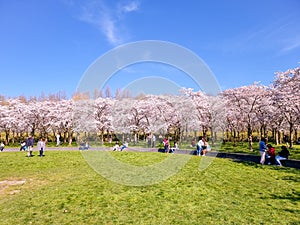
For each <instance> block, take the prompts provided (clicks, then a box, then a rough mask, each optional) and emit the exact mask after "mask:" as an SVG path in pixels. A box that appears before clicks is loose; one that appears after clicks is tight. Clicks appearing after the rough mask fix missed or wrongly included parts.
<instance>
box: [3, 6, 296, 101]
mask: <svg viewBox="0 0 300 225" xmlns="http://www.w3.org/2000/svg"><path fill="white" fill-rule="evenodd" d="M299 9H300V1H298V0H281V1H279V0H243V1H240V0H227V1H225V0H224V1H221V0H207V1H206V0H203V1H201V0H186V1H173V0H162V1H159V0H114V1H112V0H98V1H97V0H43V1H40V0H26V1H19V0H0V28H1V35H0V82H1V86H0V95H5V96H9V97H15V96H19V95H25V96H39V95H40V94H41V93H44V94H49V93H52V94H53V93H57V92H59V91H63V92H65V93H66V94H67V96H69V97H70V96H71V95H72V93H74V92H75V90H76V87H77V85H78V82H79V81H80V79H81V77H82V76H83V74H84V72H85V71H86V70H87V68H88V67H89V66H90V65H91V64H92V63H93V62H94V61H95V60H96V59H97V58H98V57H99V56H101V55H103V54H105V53H106V52H107V51H110V50H111V49H113V48H115V47H117V46H118V45H120V44H126V43H129V42H135V41H141V40H162V41H167V42H172V43H176V44H178V45H180V46H183V47H185V48H188V49H190V50H191V51H193V52H194V53H196V54H197V55H198V56H199V57H201V58H202V60H203V61H204V62H205V63H206V64H207V65H208V66H209V67H210V69H211V70H212V71H213V73H214V74H215V76H216V79H217V80H218V82H219V84H220V87H221V89H222V90H225V89H229V88H234V87H239V86H243V85H249V84H252V83H253V82H255V81H261V83H262V84H265V85H269V84H270V83H271V82H272V81H273V79H274V73H275V72H276V71H284V70H286V69H288V68H293V67H297V66H299V64H298V63H299V62H300V26H299V24H300V14H299ZM133 67H134V65H133ZM151 68H152V69H151ZM166 68H167V66H162V65H157V66H155V69H153V65H151V66H149V64H147V65H145V66H144V67H143V66H141V65H137V66H135V68H134V69H132V68H131V71H135V72H136V71H140V73H138V74H139V75H140V76H143V74H144V75H145V74H146V75H147V76H164V77H166V78H168V79H170V80H173V79H175V77H176V76H177V75H175V74H176V71H175V72H174V70H172V69H170V70H169V69H167V70H166ZM128 71H130V69H129V70H126V72H127V74H126V73H124V75H121V76H120V74H119V77H117V78H116V77H112V79H110V81H109V82H108V84H107V85H108V86H111V88H112V89H113V90H114V89H115V88H123V87H124V86H126V85H127V86H128V85H129V84H130V83H131V82H132V81H133V79H139V76H138V75H137V73H136V74H135V75H132V76H131V75H130V74H128ZM141 71H143V73H142V72H141ZM166 71H168V72H166ZM177 72H178V71H177ZM117 75H118V74H116V76H117ZM178 76H179V75H178ZM176 82H177V84H178V85H179V86H191V87H192V88H195V89H196V88H197V87H196V86H194V85H195V84H193V82H189V81H188V79H186V78H184V77H183V78H182V79H181V78H180V79H178V80H176Z"/></svg>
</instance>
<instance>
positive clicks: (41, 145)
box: [37, 138, 46, 157]
mask: <svg viewBox="0 0 300 225" xmlns="http://www.w3.org/2000/svg"><path fill="white" fill-rule="evenodd" d="M45 147H46V142H45V139H44V138H41V139H40V140H39V141H38V143H37V148H38V150H39V151H40V157H43V156H44V151H45Z"/></svg>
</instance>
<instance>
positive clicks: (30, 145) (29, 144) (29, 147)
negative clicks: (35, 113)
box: [26, 135, 34, 157]
mask: <svg viewBox="0 0 300 225" xmlns="http://www.w3.org/2000/svg"><path fill="white" fill-rule="evenodd" d="M33 145H34V140H33V137H32V136H31V135H29V137H28V138H27V140H26V148H27V156H28V157H31V156H32V150H33Z"/></svg>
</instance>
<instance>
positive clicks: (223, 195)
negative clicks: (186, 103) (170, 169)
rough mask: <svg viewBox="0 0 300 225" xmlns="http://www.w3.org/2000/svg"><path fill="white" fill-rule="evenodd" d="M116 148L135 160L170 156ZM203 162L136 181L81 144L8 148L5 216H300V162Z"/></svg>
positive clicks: (232, 220)
mask: <svg viewBox="0 0 300 225" xmlns="http://www.w3.org/2000/svg"><path fill="white" fill-rule="evenodd" d="M109 154H112V156H113V157H115V158H116V159H118V160H120V161H123V162H127V163H131V164H134V165H142V164H145V165H147V164H151V163H153V162H159V161H162V160H163V159H164V158H165V157H170V155H166V154H161V153H150V152H110V153H109ZM199 162H200V157H196V156H192V157H191V160H190V161H189V162H188V163H187V164H186V165H185V166H184V167H183V168H182V170H181V171H180V172H179V173H177V174H176V175H174V176H173V177H171V178H170V179H168V180H165V181H163V182H161V183H159V184H156V185H152V186H142V187H132V186H123V185H120V184H118V183H114V182H111V181H109V180H107V179H104V178H103V177H102V176H100V175H99V174H98V173H96V172H95V171H94V170H93V169H92V168H91V167H89V165H88V164H87V163H86V161H85V160H84V158H83V156H82V154H81V153H80V152H79V151H48V152H46V156H45V157H43V158H40V157H37V156H34V157H32V158H26V157H25V153H24V152H1V153H0V169H1V173H0V207H1V210H0V212H1V214H0V216H1V220H0V224H3V225H5V224H8V225H11V224H16V225H17V224H39V225H40V224H59V225H61V224H189V225H190V224H300V218H299V214H300V182H299V181H300V171H299V170H296V169H291V168H279V167H275V166H261V165H258V164H252V163H242V162H235V161H231V160H229V159H219V158H216V159H214V160H213V162H212V164H211V165H210V166H209V167H208V168H207V169H206V170H203V171H200V170H198V167H199ZM166 169H167V168H166ZM161 172H162V173H163V172H164V171H161Z"/></svg>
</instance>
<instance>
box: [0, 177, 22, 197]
mask: <svg viewBox="0 0 300 225" xmlns="http://www.w3.org/2000/svg"><path fill="white" fill-rule="evenodd" d="M25 182H26V180H2V181H0V195H1V194H4V193H6V189H8V188H9V189H10V191H9V192H8V193H9V194H11V195H13V194H16V193H19V192H20V190H19V189H18V188H19V187H20V185H23V184H25ZM11 187H13V188H11ZM11 189H12V190H11Z"/></svg>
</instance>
